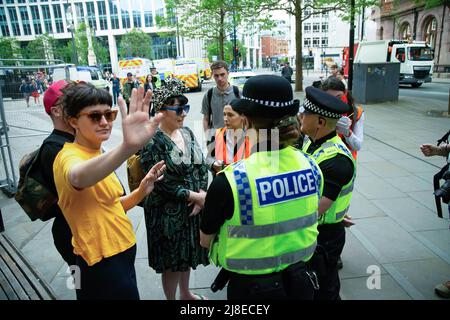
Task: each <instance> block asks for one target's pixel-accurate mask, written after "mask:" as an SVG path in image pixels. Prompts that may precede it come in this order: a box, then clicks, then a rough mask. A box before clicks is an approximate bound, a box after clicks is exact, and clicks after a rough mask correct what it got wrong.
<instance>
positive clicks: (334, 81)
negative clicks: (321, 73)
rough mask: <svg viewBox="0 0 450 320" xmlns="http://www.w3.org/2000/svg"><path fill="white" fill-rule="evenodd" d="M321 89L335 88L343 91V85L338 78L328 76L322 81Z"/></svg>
mask: <svg viewBox="0 0 450 320" xmlns="http://www.w3.org/2000/svg"><path fill="white" fill-rule="evenodd" d="M322 90H323V91H327V90H336V91H342V92H345V85H344V83H343V82H342V81H341V80H340V79H338V78H336V77H329V78H328V79H327V80H325V81H324V82H323V83H322Z"/></svg>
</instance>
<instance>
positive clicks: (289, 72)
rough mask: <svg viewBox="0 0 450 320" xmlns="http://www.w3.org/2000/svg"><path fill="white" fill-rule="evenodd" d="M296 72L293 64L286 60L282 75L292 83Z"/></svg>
mask: <svg viewBox="0 0 450 320" xmlns="http://www.w3.org/2000/svg"><path fill="white" fill-rule="evenodd" d="M293 74H294V71H293V70H292V68H291V66H290V65H289V62H286V63H285V64H284V67H283V69H281V76H282V77H283V78H285V79H286V80H287V81H289V83H292V75H293Z"/></svg>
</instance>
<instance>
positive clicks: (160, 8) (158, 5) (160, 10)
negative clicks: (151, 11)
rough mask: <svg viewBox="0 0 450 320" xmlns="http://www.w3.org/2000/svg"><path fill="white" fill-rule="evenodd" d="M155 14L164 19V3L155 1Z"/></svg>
mask: <svg viewBox="0 0 450 320" xmlns="http://www.w3.org/2000/svg"><path fill="white" fill-rule="evenodd" d="M155 13H156V16H157V17H161V18H164V2H163V1H162V0H155Z"/></svg>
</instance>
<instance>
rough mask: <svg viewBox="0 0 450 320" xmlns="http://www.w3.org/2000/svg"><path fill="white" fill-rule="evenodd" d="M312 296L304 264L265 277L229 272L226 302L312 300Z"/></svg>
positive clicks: (312, 290) (311, 288) (312, 288)
mask: <svg viewBox="0 0 450 320" xmlns="http://www.w3.org/2000/svg"><path fill="white" fill-rule="evenodd" d="M313 296H314V287H313V285H312V282H311V279H310V278H309V276H308V274H307V273H306V267H305V263H304V262H298V263H295V264H293V265H291V266H289V267H288V268H286V269H285V270H283V271H281V272H276V273H271V274H265V275H245V274H238V273H234V272H230V282H229V283H228V291H227V298H228V300H261V299H270V300H312V299H313Z"/></svg>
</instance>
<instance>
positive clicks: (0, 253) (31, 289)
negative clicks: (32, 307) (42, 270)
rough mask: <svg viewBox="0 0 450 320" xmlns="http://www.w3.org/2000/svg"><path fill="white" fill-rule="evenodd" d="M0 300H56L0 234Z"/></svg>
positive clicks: (35, 273)
mask: <svg viewBox="0 0 450 320" xmlns="http://www.w3.org/2000/svg"><path fill="white" fill-rule="evenodd" d="M0 300H56V296H55V294H54V293H53V291H52V289H51V288H50V286H49V285H48V284H47V283H46V282H45V280H44V279H42V277H40V276H39V275H38V273H37V272H36V270H35V269H34V267H33V266H32V265H31V264H30V263H29V262H28V261H27V260H26V258H25V257H24V256H23V255H22V253H21V252H20V251H19V250H18V249H17V248H16V247H15V246H14V244H13V243H12V242H11V240H9V238H8V237H6V235H4V234H0Z"/></svg>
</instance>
